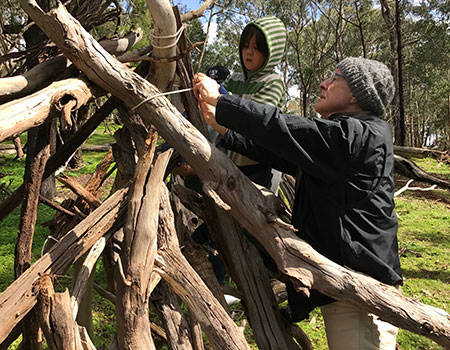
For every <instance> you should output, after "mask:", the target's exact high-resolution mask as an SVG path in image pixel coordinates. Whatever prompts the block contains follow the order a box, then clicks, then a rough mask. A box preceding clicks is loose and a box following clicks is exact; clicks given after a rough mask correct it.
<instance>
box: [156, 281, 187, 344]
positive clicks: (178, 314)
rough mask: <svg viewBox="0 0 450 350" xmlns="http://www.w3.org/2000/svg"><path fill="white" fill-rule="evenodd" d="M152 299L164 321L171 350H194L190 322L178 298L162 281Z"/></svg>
mask: <svg viewBox="0 0 450 350" xmlns="http://www.w3.org/2000/svg"><path fill="white" fill-rule="evenodd" d="M151 299H152V304H153V305H154V308H155V310H156V311H157V312H158V314H159V316H160V319H161V320H162V321H163V326H164V330H165V335H166V340H167V344H168V347H169V350H192V348H193V346H192V339H191V335H190V332H189V330H190V327H189V322H188V320H187V319H186V316H185V314H184V311H183V308H182V307H181V301H180V299H179V298H178V296H177V295H176V294H175V293H174V292H173V291H172V290H171V289H170V288H169V287H168V286H167V284H166V282H164V281H162V282H161V283H160V284H159V285H158V286H157V287H156V289H155V290H154V291H153V293H152V297H151Z"/></svg>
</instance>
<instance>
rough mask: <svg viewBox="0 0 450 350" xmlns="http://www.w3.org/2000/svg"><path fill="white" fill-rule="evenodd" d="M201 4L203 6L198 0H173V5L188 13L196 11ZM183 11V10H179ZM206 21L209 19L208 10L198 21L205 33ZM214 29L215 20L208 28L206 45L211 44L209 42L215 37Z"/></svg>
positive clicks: (215, 26) (215, 25)
mask: <svg viewBox="0 0 450 350" xmlns="http://www.w3.org/2000/svg"><path fill="white" fill-rule="evenodd" d="M201 4H203V1H199V0H174V5H178V6H180V7H182V6H183V5H184V6H186V7H187V9H188V11H192V10H197V9H198V8H199V7H200V6H201ZM181 10H182V11H183V9H181ZM208 19H209V10H208V11H205V14H204V16H202V17H200V18H199V20H200V22H201V23H202V24H203V30H204V31H205V32H206V29H207V26H208ZM216 28H217V23H216V22H215V19H214V18H213V20H212V21H211V24H210V28H209V36H208V44H211V42H212V41H213V40H214V39H215V37H216Z"/></svg>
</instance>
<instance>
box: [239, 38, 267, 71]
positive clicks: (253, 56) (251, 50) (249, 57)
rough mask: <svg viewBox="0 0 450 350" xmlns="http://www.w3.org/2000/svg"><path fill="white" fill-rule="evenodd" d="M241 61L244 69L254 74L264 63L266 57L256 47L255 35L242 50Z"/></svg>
mask: <svg viewBox="0 0 450 350" xmlns="http://www.w3.org/2000/svg"><path fill="white" fill-rule="evenodd" d="M242 59H243V61H244V66H245V68H246V69H247V70H248V71H250V72H256V71H257V70H258V69H260V68H261V67H262V66H263V65H264V63H265V62H266V56H264V54H263V53H262V52H261V51H259V50H258V48H257V47H256V35H255V34H253V35H252V36H251V37H250V39H249V40H248V41H247V42H246V43H245V45H244V47H243V48H242Z"/></svg>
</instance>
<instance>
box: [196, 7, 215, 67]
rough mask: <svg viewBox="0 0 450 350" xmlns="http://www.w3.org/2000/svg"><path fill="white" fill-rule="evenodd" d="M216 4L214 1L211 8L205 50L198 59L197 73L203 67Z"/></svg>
mask: <svg viewBox="0 0 450 350" xmlns="http://www.w3.org/2000/svg"><path fill="white" fill-rule="evenodd" d="M214 5H215V3H213V4H212V5H211V10H210V11H211V13H210V15H209V20H208V27H207V29H206V36H205V45H203V50H202V53H201V55H200V59H199V60H198V65H197V69H196V74H197V73H198V72H199V70H200V67H201V65H202V60H203V55H204V54H205V51H206V45H208V36H209V28H210V26H211V20H212V18H213V10H214Z"/></svg>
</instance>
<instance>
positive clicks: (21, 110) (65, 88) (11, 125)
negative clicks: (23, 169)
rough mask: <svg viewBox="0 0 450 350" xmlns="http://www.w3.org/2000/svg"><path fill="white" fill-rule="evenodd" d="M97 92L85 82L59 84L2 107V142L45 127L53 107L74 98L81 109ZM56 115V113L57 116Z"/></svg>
mask: <svg viewBox="0 0 450 350" xmlns="http://www.w3.org/2000/svg"><path fill="white" fill-rule="evenodd" d="M93 94H94V91H93V90H92V89H91V87H90V86H89V85H87V84H86V82H85V81H83V80H82V79H66V80H62V81H57V82H54V83H53V84H51V85H50V86H48V87H46V88H45V89H42V90H40V91H38V92H36V93H34V94H32V95H30V96H27V97H23V98H21V99H18V100H14V101H11V102H9V103H6V104H4V105H1V106H0V142H2V141H4V140H6V139H9V138H14V137H16V136H19V135H20V134H21V133H23V132H24V131H26V130H28V129H30V128H32V127H34V126H37V125H40V124H42V123H43V122H44V121H45V120H47V118H48V117H49V115H50V111H51V110H52V109H53V108H60V109H61V108H62V107H63V106H64V105H65V104H66V103H67V101H68V100H69V98H68V96H70V99H72V100H76V101H77V105H76V106H77V107H76V108H79V107H80V106H82V105H84V104H85V103H86V102H87V101H89V99H90V98H91V97H92V96H93ZM54 115H55V114H53V116H54Z"/></svg>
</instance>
